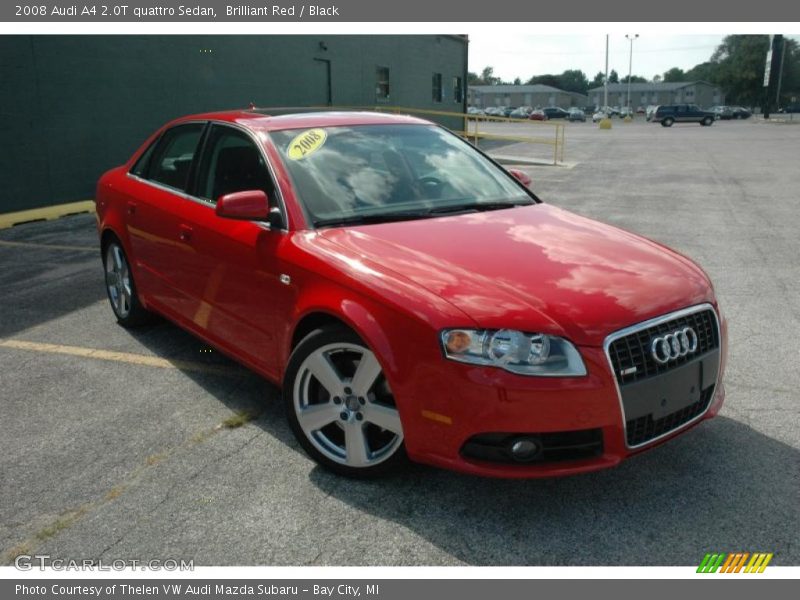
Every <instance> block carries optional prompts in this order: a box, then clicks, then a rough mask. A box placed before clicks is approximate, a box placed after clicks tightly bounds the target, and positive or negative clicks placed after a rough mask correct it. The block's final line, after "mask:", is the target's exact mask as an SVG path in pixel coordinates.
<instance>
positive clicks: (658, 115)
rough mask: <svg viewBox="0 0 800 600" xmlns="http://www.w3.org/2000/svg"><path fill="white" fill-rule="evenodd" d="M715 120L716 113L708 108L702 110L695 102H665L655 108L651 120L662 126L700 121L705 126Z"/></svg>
mask: <svg viewBox="0 0 800 600" xmlns="http://www.w3.org/2000/svg"><path fill="white" fill-rule="evenodd" d="M714 121H716V115H715V114H714V113H713V112H711V111H708V110H703V109H702V108H700V107H699V106H697V105H696V104H665V105H662V106H659V107H658V108H657V109H656V112H655V114H654V115H653V118H652V120H651V122H652V123H660V124H661V125H662V126H664V127H672V125H673V124H675V123H700V125H703V126H705V127H708V126H709V125H712V124H713V123H714Z"/></svg>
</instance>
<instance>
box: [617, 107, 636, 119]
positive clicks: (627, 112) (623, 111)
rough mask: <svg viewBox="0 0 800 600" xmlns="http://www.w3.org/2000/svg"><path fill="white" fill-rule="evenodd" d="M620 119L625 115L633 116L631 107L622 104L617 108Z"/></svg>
mask: <svg viewBox="0 0 800 600" xmlns="http://www.w3.org/2000/svg"><path fill="white" fill-rule="evenodd" d="M617 116H618V117H619V118H620V119H624V118H625V117H631V118H633V109H632V108H630V107H629V106H623V107H622V108H620V109H619V114H618V115H617Z"/></svg>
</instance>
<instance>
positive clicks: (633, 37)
mask: <svg viewBox="0 0 800 600" xmlns="http://www.w3.org/2000/svg"><path fill="white" fill-rule="evenodd" d="M638 37H639V34H638V33H635V34H634V35H633V36H630V35H628V34H627V33H626V34H625V39H627V40H630V42H631V53H630V57H629V59H628V116H630V115H631V112H632V111H631V77H633V40H635V39H636V38H638Z"/></svg>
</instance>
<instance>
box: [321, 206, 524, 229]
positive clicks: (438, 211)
mask: <svg viewBox="0 0 800 600" xmlns="http://www.w3.org/2000/svg"><path fill="white" fill-rule="evenodd" d="M531 204H535V203H534V202H533V201H532V200H528V199H523V200H502V201H496V202H471V203H469V204H451V205H449V206H438V207H435V208H427V209H425V210H415V211H401V212H388V213H378V214H371V215H350V216H347V217H332V218H330V219H317V220H315V221H314V227H336V226H338V225H371V224H375V223H391V222H392V221H413V220H416V219H425V218H430V217H434V216H437V215H442V214H448V213H460V212H480V211H484V210H501V209H503V208H513V207H515V206H530V205H531Z"/></svg>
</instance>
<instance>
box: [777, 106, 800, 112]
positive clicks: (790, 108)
mask: <svg viewBox="0 0 800 600" xmlns="http://www.w3.org/2000/svg"><path fill="white" fill-rule="evenodd" d="M778 112H779V113H784V114H787V115H788V114H793V113H800V104H788V105H786V106H784V107H782V108H781V109H779V110H778Z"/></svg>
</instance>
